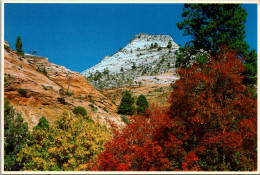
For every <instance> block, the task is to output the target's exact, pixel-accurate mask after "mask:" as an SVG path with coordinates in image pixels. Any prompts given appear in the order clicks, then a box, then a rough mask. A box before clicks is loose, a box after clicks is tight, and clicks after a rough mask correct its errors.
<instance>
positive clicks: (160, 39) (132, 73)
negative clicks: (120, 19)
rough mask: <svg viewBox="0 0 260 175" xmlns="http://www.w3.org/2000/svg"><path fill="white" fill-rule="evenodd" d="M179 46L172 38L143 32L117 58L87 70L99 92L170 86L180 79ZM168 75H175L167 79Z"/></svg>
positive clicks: (89, 78) (105, 59) (109, 57)
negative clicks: (176, 71) (121, 88)
mask: <svg viewBox="0 0 260 175" xmlns="http://www.w3.org/2000/svg"><path fill="white" fill-rule="evenodd" d="M178 49H179V46H178V45H177V44H176V43H174V41H173V39H172V38H171V37H170V36H169V35H148V34H144V33H140V34H137V35H135V37H134V38H133V39H132V40H131V41H130V42H129V43H128V44H127V45H126V46H125V47H124V48H122V49H120V50H119V51H118V52H117V53H115V54H114V55H110V56H106V57H105V58H104V59H103V60H102V61H101V62H100V63H98V64H97V65H95V66H93V67H91V68H89V69H87V70H85V71H83V72H82V73H81V74H82V75H83V76H85V77H86V78H87V79H88V81H89V82H90V84H91V85H92V86H94V87H95V88H97V89H107V88H113V87H126V86H134V85H139V86H140V85H145V84H149V85H150V84H170V83H172V82H173V81H174V80H176V79H178V77H177V76H175V75H174V72H175V66H174V65H175V60H176V56H175V52H176V51H177V50H178ZM166 72H173V74H172V75H170V76H168V75H167V76H164V73H166Z"/></svg>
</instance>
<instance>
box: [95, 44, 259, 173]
mask: <svg viewBox="0 0 260 175" xmlns="http://www.w3.org/2000/svg"><path fill="white" fill-rule="evenodd" d="M211 60H212V61H211V62H209V64H194V65H193V66H191V67H190V68H183V69H180V70H179V71H178V73H179V75H180V77H181V78H180V80H178V81H177V82H176V83H174V84H173V87H174V90H173V92H172V95H171V97H170V99H169V102H170V104H171V106H170V108H169V109H168V110H165V109H160V108H157V107H153V110H152V111H150V113H149V118H146V117H142V116H138V115H136V116H133V118H132V122H131V123H130V124H128V126H127V127H126V128H124V129H123V130H122V131H120V132H118V131H115V133H114V138H113V139H112V140H111V141H110V142H109V143H108V144H107V146H106V150H105V152H103V153H101V154H100V155H99V161H98V164H97V165H96V166H95V167H94V169H96V170H106V171H132V170H134V171H136V170H137V171H148V170H150V171H155V170H174V171H179V170H185V171H186V170H193V171H196V170H206V171H216V170H218V171H238V170H240V171H248V170H251V171H252V170H255V169H256V163H257V162H256V158H257V154H256V143H257V142H256V100H255V99H253V97H252V95H251V94H250V93H248V91H247V87H246V86H244V85H242V80H243V76H241V74H242V72H243V71H245V66H244V65H243V62H242V61H241V59H239V56H238V55H237V54H236V53H235V52H233V51H230V50H228V49H225V48H224V49H222V50H221V51H220V54H218V55H217V56H215V57H212V58H211Z"/></svg>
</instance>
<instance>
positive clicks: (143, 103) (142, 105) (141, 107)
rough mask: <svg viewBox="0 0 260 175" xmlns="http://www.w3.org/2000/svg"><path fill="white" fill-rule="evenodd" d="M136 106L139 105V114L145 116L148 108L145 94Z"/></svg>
mask: <svg viewBox="0 0 260 175" xmlns="http://www.w3.org/2000/svg"><path fill="white" fill-rule="evenodd" d="M136 105H137V114H139V115H143V114H144V113H145V111H146V109H147V108H148V102H147V100H146V97H145V96H144V95H143V94H141V95H140V96H139V97H138V98H137V102H136Z"/></svg>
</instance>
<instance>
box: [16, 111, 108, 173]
mask: <svg viewBox="0 0 260 175" xmlns="http://www.w3.org/2000/svg"><path fill="white" fill-rule="evenodd" d="M32 136H33V140H34V142H33V143H31V144H27V145H26V146H25V147H24V148H23V149H22V150H21V151H20V153H19V154H18V158H17V161H18V162H19V163H20V165H22V169H23V170H41V171H64V170H65V171H72V170H82V169H84V170H89V165H88V164H90V163H91V161H92V160H93V159H94V158H95V157H96V155H97V154H98V153H100V152H102V151H103V150H104V144H105V143H106V142H107V141H108V140H109V139H110V135H109V133H108V131H107V129H106V127H104V126H101V125H100V124H99V123H95V122H93V120H90V119H89V118H86V117H84V116H82V115H77V116H70V115H68V114H64V115H63V116H62V117H61V118H60V119H58V120H57V121H56V122H55V123H54V124H53V125H52V126H51V127H49V125H48V123H46V120H44V119H42V120H40V122H39V124H38V125H37V126H36V127H34V129H33V131H32Z"/></svg>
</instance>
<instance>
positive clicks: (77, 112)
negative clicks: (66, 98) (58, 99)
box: [72, 106, 87, 116]
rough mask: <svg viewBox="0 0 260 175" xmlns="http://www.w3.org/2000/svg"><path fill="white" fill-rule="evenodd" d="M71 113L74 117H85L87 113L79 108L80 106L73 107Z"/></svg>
mask: <svg viewBox="0 0 260 175" xmlns="http://www.w3.org/2000/svg"><path fill="white" fill-rule="evenodd" d="M72 112H73V113H74V114H75V115H82V116H85V115H87V111H86V109H85V108H83V107H81V106H77V107H75V108H74V109H73V110H72Z"/></svg>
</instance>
